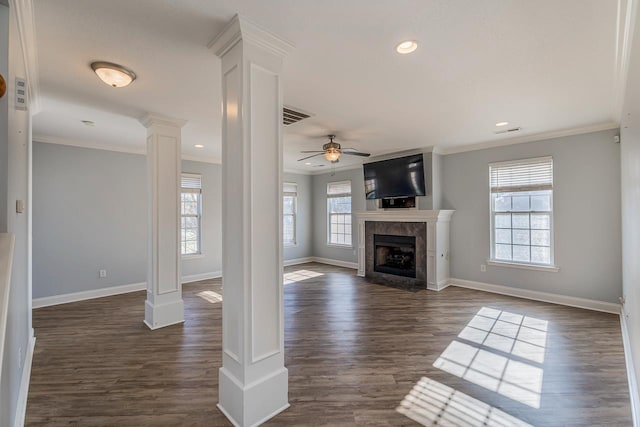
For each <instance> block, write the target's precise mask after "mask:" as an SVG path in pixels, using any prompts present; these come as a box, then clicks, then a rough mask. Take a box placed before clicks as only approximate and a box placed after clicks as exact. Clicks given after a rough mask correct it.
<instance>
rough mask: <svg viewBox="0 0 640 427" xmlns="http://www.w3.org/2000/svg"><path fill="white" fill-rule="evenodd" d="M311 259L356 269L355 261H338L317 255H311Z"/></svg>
mask: <svg viewBox="0 0 640 427" xmlns="http://www.w3.org/2000/svg"><path fill="white" fill-rule="evenodd" d="M311 259H312V261H313V262H319V263H320V264H328V265H335V266H336V267H345V268H352V269H354V270H357V269H358V263H357V262H348V261H340V260H338V259H329V258H320V257H317V256H314V257H311Z"/></svg>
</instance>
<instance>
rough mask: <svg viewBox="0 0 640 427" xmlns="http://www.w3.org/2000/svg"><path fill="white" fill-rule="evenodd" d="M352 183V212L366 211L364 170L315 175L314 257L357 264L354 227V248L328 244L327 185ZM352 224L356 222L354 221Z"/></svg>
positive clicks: (356, 235) (355, 231)
mask: <svg viewBox="0 0 640 427" xmlns="http://www.w3.org/2000/svg"><path fill="white" fill-rule="evenodd" d="M337 181H351V211H352V212H358V211H364V210H366V200H365V193H364V176H363V174H362V168H358V169H350V170H345V171H337V172H335V173H334V174H331V173H327V174H322V175H314V176H313V178H312V182H313V255H314V256H317V257H320V258H329V259H334V260H338V261H346V262H357V261H358V259H357V258H358V257H357V255H356V250H357V243H358V229H357V227H352V230H353V236H352V242H353V247H350V248H345V247H339V246H329V245H328V244H327V183H329V182H337ZM352 224H355V221H353V220H352Z"/></svg>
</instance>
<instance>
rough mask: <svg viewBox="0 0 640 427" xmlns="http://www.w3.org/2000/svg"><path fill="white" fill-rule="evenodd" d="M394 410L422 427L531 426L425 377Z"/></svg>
mask: <svg viewBox="0 0 640 427" xmlns="http://www.w3.org/2000/svg"><path fill="white" fill-rule="evenodd" d="M396 411H398V412H399V413H401V414H403V415H405V416H406V417H409V418H411V419H412V420H413V421H415V422H417V423H419V424H421V425H423V426H432V425H439V426H459V427H471V426H473V427H475V426H495V427H531V424H528V423H525V422H524V421H521V420H520V419H518V418H516V417H513V416H511V415H509V414H507V413H506V412H503V411H501V410H499V409H497V408H494V407H493V406H491V405H488V404H486V403H484V402H481V401H479V400H477V399H474V398H473V397H471V396H469V395H466V394H464V393H462V392H460V391H457V390H455V389H453V388H451V387H449V386H447V385H444V384H442V383H439V382H438V381H434V380H432V379H430V378H427V377H422V379H420V381H418V383H417V384H416V385H415V386H414V387H413V389H411V391H410V392H409V394H408V395H406V396H405V398H404V399H403V400H402V402H400V406H398V407H397V408H396Z"/></svg>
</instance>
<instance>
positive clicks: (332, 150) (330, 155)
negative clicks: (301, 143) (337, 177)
mask: <svg viewBox="0 0 640 427" xmlns="http://www.w3.org/2000/svg"><path fill="white" fill-rule="evenodd" d="M335 137H336V136H335V135H327V138H329V142H327V143H326V144H324V145H323V146H322V151H302V153H315V154H312V155H311V156H307V157H303V158H302V159H298V161H299V162H301V161H303V160H307V159H310V158H312V157H316V156H320V155H324V158H325V159H327V161H329V162H331V163H337V162H338V161H339V159H340V156H341V155H342V154H348V155H351V156H361V157H369V156H370V154H369V153H363V152H361V151H357V150H355V149H353V148H342V147H341V146H340V144H338V143H337V142H333V140H334V138H335Z"/></svg>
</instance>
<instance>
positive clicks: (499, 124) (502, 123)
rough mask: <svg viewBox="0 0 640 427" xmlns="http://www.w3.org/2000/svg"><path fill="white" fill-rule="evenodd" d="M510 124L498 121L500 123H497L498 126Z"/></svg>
mask: <svg viewBox="0 0 640 427" xmlns="http://www.w3.org/2000/svg"><path fill="white" fill-rule="evenodd" d="M508 124H509V122H498V123H496V126H506V125H508Z"/></svg>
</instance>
